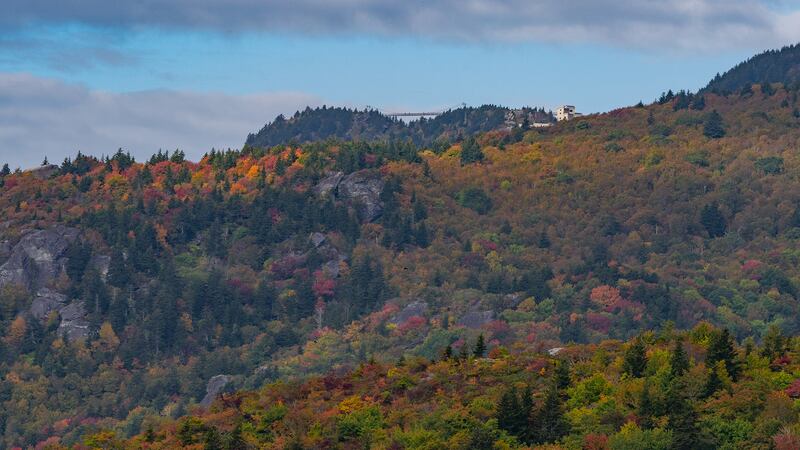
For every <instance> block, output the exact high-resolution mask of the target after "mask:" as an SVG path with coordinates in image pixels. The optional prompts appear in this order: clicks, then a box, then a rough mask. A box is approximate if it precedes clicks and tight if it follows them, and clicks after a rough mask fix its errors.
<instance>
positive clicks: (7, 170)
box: [0, 163, 11, 177]
mask: <svg viewBox="0 0 800 450" xmlns="http://www.w3.org/2000/svg"><path fill="white" fill-rule="evenodd" d="M10 174H11V169H10V168H9V167H8V163H5V164H3V168H2V169H0V177H6V176H8V175H10Z"/></svg>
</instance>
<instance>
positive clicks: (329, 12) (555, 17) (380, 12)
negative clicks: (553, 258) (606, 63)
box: [0, 0, 800, 49]
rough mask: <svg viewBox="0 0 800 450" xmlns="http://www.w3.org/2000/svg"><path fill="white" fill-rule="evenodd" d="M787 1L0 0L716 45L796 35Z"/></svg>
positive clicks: (66, 14) (358, 29) (367, 28)
mask: <svg viewBox="0 0 800 450" xmlns="http://www.w3.org/2000/svg"><path fill="white" fill-rule="evenodd" d="M790 5H791V3H788V0H783V1H781V0H629V1H619V0H403V1H397V0H292V1H285V0H172V1H165V0H139V1H126V2H109V1H107V0H61V1H52V0H4V10H5V11H6V13H5V14H3V16H2V17H0V25H4V26H5V27H7V28H9V29H14V28H19V27H23V26H25V25H28V24H33V23H39V24H41V23H44V24H64V23H81V24H89V25H93V26H100V27H165V28H175V27H177V28H184V29H199V30H211V31H221V32H226V33H231V32H234V33H235V32H239V31H256V32H290V33H299V34H334V35H338V34H343V35H351V34H366V35H378V36H410V37H422V38H433V39H445V40H455V41H466V42H500V43H502V42H528V41H546V42H566V43H571V42H589V43H598V42H600V43H606V44H612V45H622V46H632V47H650V46H659V47H660V48H663V47H669V48H691V49H697V48H704V49H713V48H726V47H736V46H741V45H747V46H748V47H750V46H754V45H756V46H773V45H781V44H785V43H789V42H791V41H796V40H800V15H798V14H797V13H796V12H792V10H791V9H790V8H789V7H788V6H790ZM795 6H796V5H795ZM8 11H10V13H8Z"/></svg>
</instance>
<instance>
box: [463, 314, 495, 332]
mask: <svg viewBox="0 0 800 450" xmlns="http://www.w3.org/2000/svg"><path fill="white" fill-rule="evenodd" d="M493 319H494V312H493V311H470V312H468V313H466V314H464V315H463V316H461V318H460V319H458V325H461V326H464V327H467V328H473V329H475V328H480V327H482V326H484V325H486V324H487V323H489V322H491V321H492V320H493Z"/></svg>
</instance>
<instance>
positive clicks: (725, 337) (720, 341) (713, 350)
mask: <svg viewBox="0 0 800 450" xmlns="http://www.w3.org/2000/svg"><path fill="white" fill-rule="evenodd" d="M718 361H723V362H724V363H725V370H727V371H728V375H730V377H731V379H733V380H734V381H735V380H736V379H737V378H738V376H739V360H738V355H737V354H736V350H735V349H734V346H733V338H731V335H730V332H729V331H728V329H727V328H723V329H722V330H721V331H716V332H714V333H712V334H711V340H710V342H709V344H708V353H707V355H706V366H707V367H714V366H715V365H716V364H717V362H718Z"/></svg>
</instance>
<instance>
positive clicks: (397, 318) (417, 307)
mask: <svg viewBox="0 0 800 450" xmlns="http://www.w3.org/2000/svg"><path fill="white" fill-rule="evenodd" d="M427 314H428V304H427V303H426V302H423V301H420V300H418V301H415V302H412V303H409V304H408V305H406V307H405V308H403V309H402V310H401V311H400V312H399V313H397V314H395V315H394V317H392V318H391V319H389V323H393V324H395V325H397V324H401V323H403V322H405V321H407V320H408V319H410V318H412V317H415V316H418V317H425V316H426V315H427Z"/></svg>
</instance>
